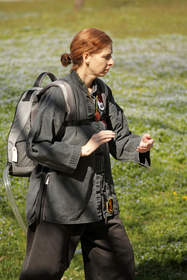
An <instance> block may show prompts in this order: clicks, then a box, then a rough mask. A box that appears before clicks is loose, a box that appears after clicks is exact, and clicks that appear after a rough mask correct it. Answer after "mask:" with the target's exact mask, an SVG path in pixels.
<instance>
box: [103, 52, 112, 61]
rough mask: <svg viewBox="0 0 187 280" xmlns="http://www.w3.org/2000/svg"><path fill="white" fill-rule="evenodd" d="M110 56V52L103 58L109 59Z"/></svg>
mask: <svg viewBox="0 0 187 280" xmlns="http://www.w3.org/2000/svg"><path fill="white" fill-rule="evenodd" d="M111 57H112V54H111V53H110V54H107V55H105V57H104V58H105V59H107V60H109V59H110V58H111Z"/></svg>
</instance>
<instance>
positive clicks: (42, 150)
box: [27, 87, 81, 173]
mask: <svg viewBox="0 0 187 280" xmlns="http://www.w3.org/2000/svg"><path fill="white" fill-rule="evenodd" d="M66 111H67V110H66V104H65V100H64V97H63V94H62V92H61V90H60V89H59V88H57V87H53V88H50V89H48V90H47V91H46V92H45V93H44V94H43V96H42V98H41V100H40V102H39V105H38V109H37V114H36V116H35V119H34V123H33V126H32V128H31V131H30V133H29V135H28V139H27V154H28V156H29V157H30V158H31V159H33V160H35V161H37V162H38V163H39V164H41V165H43V166H46V167H48V168H50V169H54V170H58V171H61V172H66V173H72V172H73V171H74V170H75V169H76V167H77V164H78V162H79V158H80V153H81V146H78V145H71V144H70V143H68V141H66V142H65V141H63V137H62V139H61V140H57V139H55V137H56V135H57V134H58V133H59V131H60V130H63V129H64V127H63V123H64V120H65V116H66Z"/></svg>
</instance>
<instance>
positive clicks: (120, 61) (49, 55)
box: [0, 0, 187, 280]
mask: <svg viewBox="0 0 187 280" xmlns="http://www.w3.org/2000/svg"><path fill="white" fill-rule="evenodd" d="M64 3H65V4H64ZM62 4H64V5H62ZM72 7H73V6H72V2H70V1H69V2H68V3H66V2H65V1H57V0H55V1H53V2H50V1H45V5H44V1H37V7H36V2H34V1H22V2H16V3H10V2H7V3H5V2H0V15H1V17H0V66H1V73H0V91H1V100H0V120H1V129H0V150H1V159H0V168H1V171H2V170H3V168H4V166H5V163H6V145H7V134H8V131H9V127H10V124H11V120H12V118H13V115H14V109H15V105H16V102H17V99H18V97H19V95H20V94H21V93H22V92H23V91H24V90H25V89H27V88H28V87H30V86H31V85H32V83H33V81H34V79H35V78H36V76H37V74H39V73H40V72H42V71H44V70H47V71H52V72H54V73H55V74H56V75H57V76H58V77H60V76H63V75H65V74H66V73H67V72H68V71H69V69H63V70H62V68H61V67H60V64H59V57H60V54H61V53H62V52H64V51H68V45H69V42H70V41H71V39H72V36H73V34H74V32H75V31H76V32H77V31H78V30H79V29H81V28H82V27H85V26H91V25H94V26H97V27H99V28H102V29H104V30H107V31H108V32H109V34H111V35H112V38H113V41H114V59H115V66H114V68H113V69H112V70H111V71H110V72H109V73H108V75H107V76H106V77H105V81H106V82H107V83H108V85H109V86H110V87H111V88H112V89H113V93H114V96H115V99H116V100H117V101H118V103H119V104H120V105H121V107H122V108H123V109H124V112H125V114H126V116H127V118H128V121H129V126H130V128H131V130H132V131H133V132H136V133H137V134H140V135H141V134H143V133H144V132H149V133H150V134H151V135H152V137H153V138H154V139H155V145H154V149H153V150H152V152H151V156H152V167H151V169H149V170H147V169H144V168H141V167H139V166H136V165H134V164H133V163H121V162H117V161H115V160H112V169H113V175H114V181H115V185H116V192H117V195H118V198H119V203H120V209H121V217H122V219H123V222H124V225H125V227H126V230H127V232H128V235H129V237H130V240H131V242H132V245H133V248H134V252H135V258H136V271H137V277H136V278H137V280H186V279H187V271H186V267H187V265H186V264H187V236H186V235H187V231H186V229H187V224H186V213H187V211H186V209H187V207H186V201H187V200H186V198H187V188H186V187H187V174H186V168H187V121H186V120H187V116H186V105H187V102H186V100H187V66H186V65H187V34H186V30H187V29H186V26H187V23H186V16H185V14H186V9H187V3H186V1H183V0H181V1H174V0H171V1H167V0H165V1H161V0H159V1H152V0H150V1H143V0H142V1H125V0H123V1H122V0H118V1H114V0H113V1H112V0H108V1H106V0H103V1H94V5H93V1H92V0H87V1H85V7H84V9H83V11H81V12H80V13H76V12H75V11H73V10H72ZM96 16H97V17H96ZM121 27H123V28H121ZM11 180H12V186H13V192H14V196H15V198H16V201H17V204H18V207H19V209H20V212H21V214H22V216H23V217H24V207H25V193H26V191H27V180H21V179H16V178H14V179H11ZM24 251H25V236H24V233H23V232H22V230H21V229H20V228H19V226H18V224H17V222H16V221H15V218H14V216H13V214H12V211H11V209H10V206H9V205H8V201H7V197H6V193H5V190H4V187H3V183H2V178H1V179H0V279H2V280H16V279H18V275H19V271H20V269H21V264H22V261H23V258H24ZM63 279H64V280H70V279H73V280H77V279H80V280H81V279H84V272H83V268H82V257H81V254H77V255H76V256H75V258H74V260H73V262H72V264H71V266H70V268H69V270H68V271H67V272H66V274H65V276H64V278H63Z"/></svg>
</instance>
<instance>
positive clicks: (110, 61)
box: [108, 57, 114, 66]
mask: <svg viewBox="0 0 187 280" xmlns="http://www.w3.org/2000/svg"><path fill="white" fill-rule="evenodd" d="M108 64H109V66H113V65H114V60H113V58H112V57H111V58H110V60H109V62H108Z"/></svg>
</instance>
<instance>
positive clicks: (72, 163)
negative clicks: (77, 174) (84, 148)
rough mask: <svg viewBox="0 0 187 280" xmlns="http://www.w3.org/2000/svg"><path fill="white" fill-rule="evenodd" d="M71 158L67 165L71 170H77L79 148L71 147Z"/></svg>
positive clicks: (79, 154)
mask: <svg viewBox="0 0 187 280" xmlns="http://www.w3.org/2000/svg"><path fill="white" fill-rule="evenodd" d="M72 148H73V149H72V156H71V158H70V161H69V164H70V166H71V168H72V169H73V170H75V169H76V168H77V165H78V162H79V159H80V156H81V146H75V145H74V146H72Z"/></svg>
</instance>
